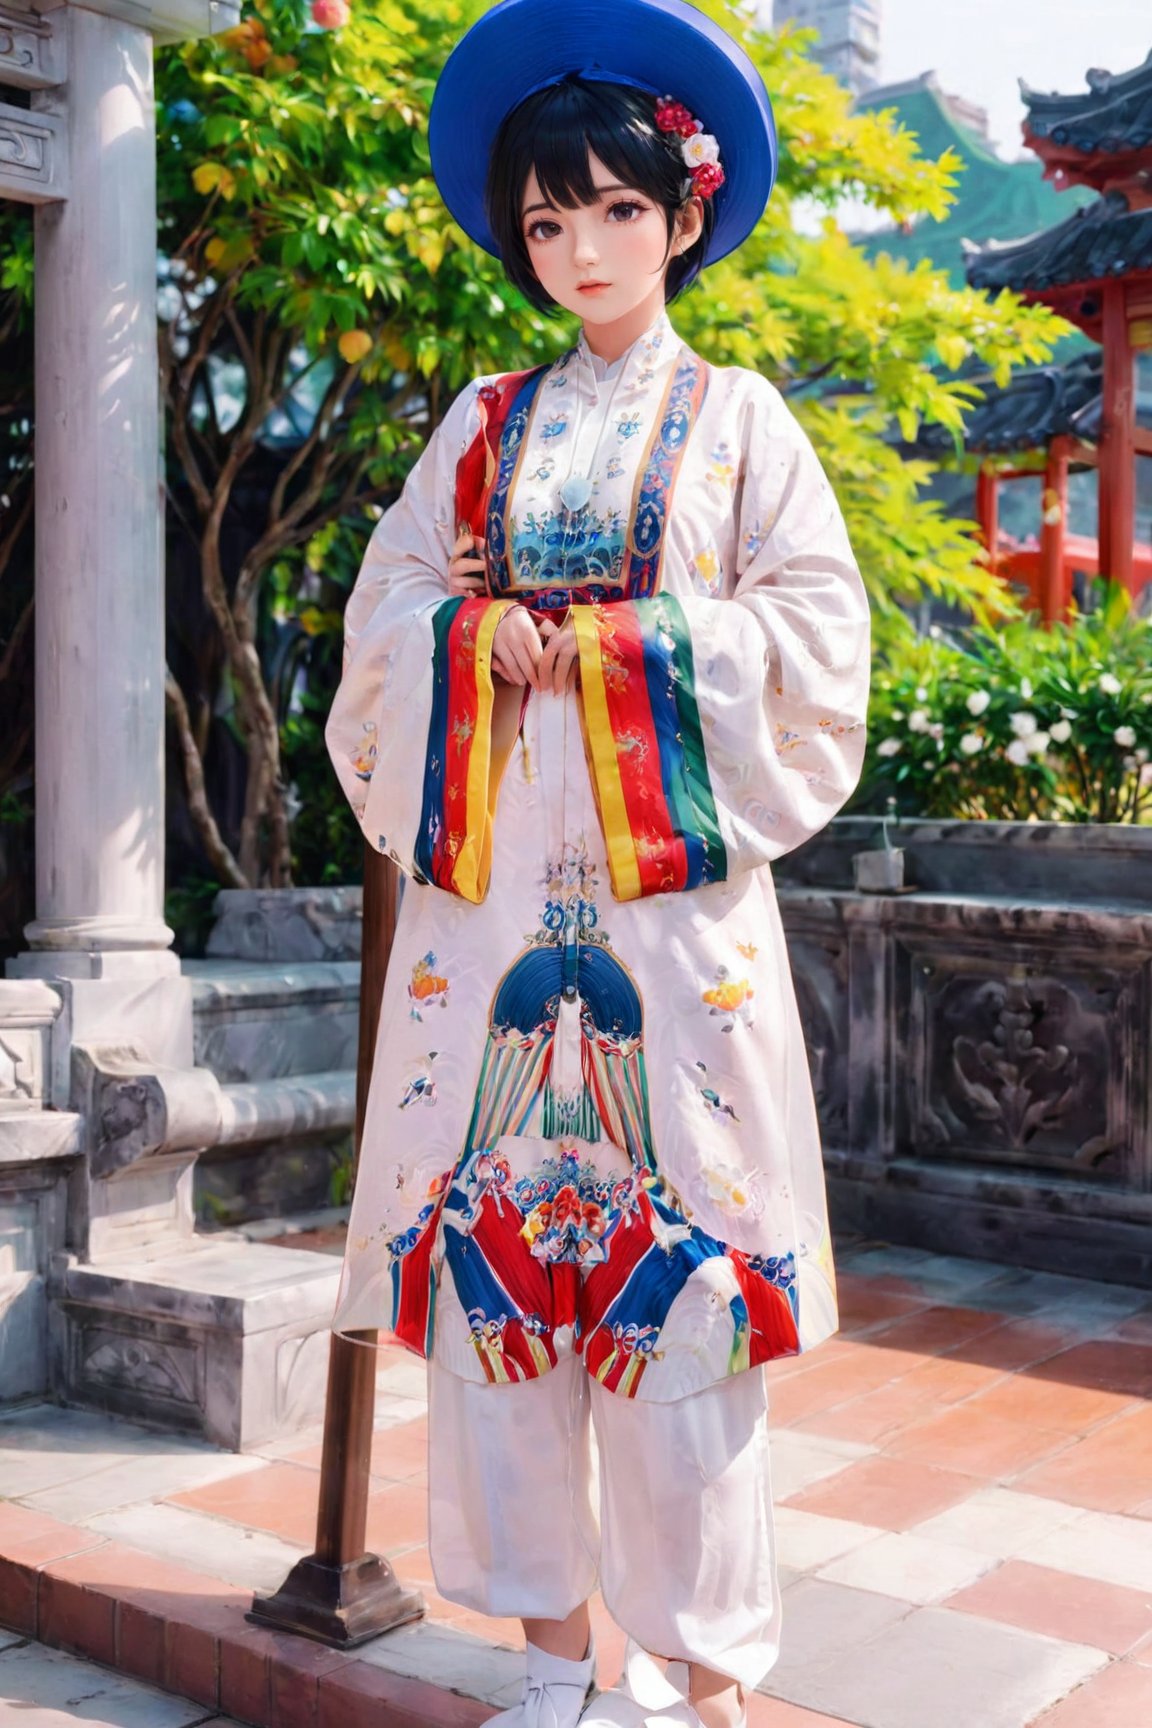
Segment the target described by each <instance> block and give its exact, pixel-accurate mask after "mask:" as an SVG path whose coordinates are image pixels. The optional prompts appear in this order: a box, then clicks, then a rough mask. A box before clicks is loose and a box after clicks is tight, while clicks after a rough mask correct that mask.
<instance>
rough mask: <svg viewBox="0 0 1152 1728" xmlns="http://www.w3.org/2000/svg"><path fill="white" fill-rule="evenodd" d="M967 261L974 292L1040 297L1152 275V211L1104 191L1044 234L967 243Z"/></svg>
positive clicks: (966, 265)
mask: <svg viewBox="0 0 1152 1728" xmlns="http://www.w3.org/2000/svg"><path fill="white" fill-rule="evenodd" d="M965 260H966V264H965V273H966V275H967V277H968V281H969V282H970V284H971V285H972V287H973V288H987V289H990V290H991V291H992V292H993V293H995V292H996V291H997V290H998V289H1000V288H1013V289H1016V290H1017V291H1018V292H1028V293H1042V292H1043V290H1044V289H1046V288H1058V287H1063V286H1064V285H1066V284H1068V283H1074V282H1075V283H1085V284H1087V283H1094V282H1105V281H1108V280H1110V279H1111V278H1113V277H1116V276H1133V275H1136V274H1138V273H1140V272H1142V271H1152V208H1148V209H1144V210H1133V209H1131V208H1130V206H1129V203H1128V199H1127V197H1126V196H1125V194H1124V193H1123V192H1120V191H1114V192H1106V193H1105V194H1104V196H1103V197H1102V198H1098V199H1097V200H1096V201H1095V203H1093V204H1087V205H1085V206H1084V207H1083V208H1082V209H1079V210H1074V211H1073V213H1072V215H1071V216H1069V218H1068V219H1067V221H1066V222H1059V223H1057V224H1056V226H1055V227H1054V228H1046V229H1045V230H1044V231H1043V233H1040V234H1030V235H1028V236H1027V237H1026V238H1025V239H1023V240H990V241H989V242H988V243H987V245H985V246H976V245H973V244H972V243H971V242H968V243H966V245H965Z"/></svg>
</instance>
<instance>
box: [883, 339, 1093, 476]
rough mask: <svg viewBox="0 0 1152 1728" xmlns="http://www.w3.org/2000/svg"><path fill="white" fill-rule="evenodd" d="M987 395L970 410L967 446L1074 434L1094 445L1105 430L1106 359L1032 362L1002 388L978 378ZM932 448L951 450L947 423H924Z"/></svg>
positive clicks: (925, 440) (1036, 443) (1037, 445)
mask: <svg viewBox="0 0 1152 1728" xmlns="http://www.w3.org/2000/svg"><path fill="white" fill-rule="evenodd" d="M974 382H976V383H979V384H980V385H981V386H982V387H983V389H984V390H985V392H986V394H985V397H984V400H983V401H982V402H978V403H976V404H975V406H974V407H972V408H970V409H969V410H968V412H967V413H966V415H965V417H964V418H965V428H964V447H965V449H967V450H972V451H979V452H981V453H985V452H986V453H989V454H991V453H993V452H997V451H1011V450H1039V449H1044V448H1046V447H1047V446H1048V445H1049V444H1050V443H1051V442H1052V440H1053V438H1059V437H1066V436H1070V437H1073V438H1078V439H1080V440H1081V441H1082V442H1083V443H1085V444H1095V443H1096V442H1097V440H1098V439H1099V435H1100V413H1101V392H1102V387H1103V358H1102V356H1101V354H1100V352H1099V350H1096V351H1094V352H1093V353H1091V354H1079V355H1077V356H1076V358H1075V359H1074V360H1070V361H1069V362H1068V363H1067V365H1065V366H1030V367H1028V368H1026V369H1025V370H1022V371H1020V372H1017V373H1015V374H1014V375H1013V377H1012V380H1011V382H1010V383H1008V384H1005V385H1004V386H1003V387H999V386H997V385H995V384H993V383H992V381H991V379H990V378H988V377H980V378H976V379H974ZM917 442H918V443H919V444H920V445H921V447H922V448H924V449H925V450H929V451H932V452H934V453H935V452H937V451H943V450H951V448H952V433H951V432H950V431H949V429H948V428H947V427H945V426H937V425H934V424H925V425H924V426H922V427H921V429H920V437H919V439H918V441H917Z"/></svg>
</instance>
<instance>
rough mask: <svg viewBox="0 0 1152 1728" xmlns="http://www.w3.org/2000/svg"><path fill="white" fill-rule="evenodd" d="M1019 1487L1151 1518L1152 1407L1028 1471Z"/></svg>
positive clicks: (1139, 1408)
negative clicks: (1146, 1509) (1149, 1510)
mask: <svg viewBox="0 0 1152 1728" xmlns="http://www.w3.org/2000/svg"><path fill="white" fill-rule="evenodd" d="M1015 1486H1016V1487H1017V1488H1019V1489H1021V1490H1022V1491H1023V1492H1024V1493H1027V1494H1042V1495H1044V1496H1045V1498H1046V1499H1051V1500H1064V1501H1067V1502H1068V1503H1069V1504H1071V1505H1073V1506H1088V1507H1091V1508H1092V1509H1093V1510H1094V1511H1097V1512H1129V1513H1135V1514H1137V1515H1138V1516H1146V1511H1145V1508H1147V1507H1148V1506H1149V1505H1150V1504H1152V1406H1149V1405H1147V1404H1140V1405H1138V1406H1136V1407H1134V1408H1132V1409H1130V1410H1129V1411H1127V1412H1126V1413H1125V1414H1123V1415H1121V1416H1119V1417H1118V1418H1117V1419H1116V1420H1115V1421H1113V1422H1109V1423H1108V1424H1107V1426H1105V1427H1103V1428H1098V1429H1096V1431H1095V1432H1094V1433H1092V1434H1089V1435H1087V1436H1086V1437H1085V1438H1084V1439H1082V1440H1079V1441H1077V1443H1076V1444H1075V1445H1074V1446H1071V1447H1069V1448H1068V1449H1067V1450H1066V1451H1064V1452H1061V1453H1059V1454H1058V1455H1057V1456H1056V1457H1054V1458H1049V1459H1047V1460H1046V1461H1045V1462H1044V1463H1041V1464H1037V1465H1036V1466H1035V1468H1034V1469H1031V1470H1028V1471H1026V1472H1025V1473H1024V1475H1022V1476H1021V1477H1020V1479H1019V1480H1018V1481H1017V1482H1016V1483H1015Z"/></svg>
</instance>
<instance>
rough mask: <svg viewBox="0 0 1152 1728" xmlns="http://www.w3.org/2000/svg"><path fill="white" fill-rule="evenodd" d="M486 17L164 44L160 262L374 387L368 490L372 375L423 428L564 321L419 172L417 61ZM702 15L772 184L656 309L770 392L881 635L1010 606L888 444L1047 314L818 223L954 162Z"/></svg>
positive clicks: (384, 15) (399, 13) (256, 21)
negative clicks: (757, 82) (509, 274)
mask: <svg viewBox="0 0 1152 1728" xmlns="http://www.w3.org/2000/svg"><path fill="white" fill-rule="evenodd" d="M483 9H484V8H483V7H482V6H481V5H478V4H476V3H475V0H420V3H419V4H418V5H417V4H416V3H415V0H411V3H409V0H405V3H401V0H377V3H375V4H366V3H364V0H361V3H360V4H358V5H356V6H355V7H354V11H353V15H352V19H351V22H350V23H349V24H348V25H347V26H346V27H344V28H343V29H342V30H339V31H335V32H318V31H316V30H314V29H312V28H310V27H309V28H305V27H304V25H303V23H302V13H301V11H300V9H299V6H298V5H297V4H296V3H292V4H288V3H286V0H255V3H254V5H253V8H252V10H251V12H250V13H249V15H248V18H247V20H246V22H245V24H244V25H242V26H241V28H240V30H239V31H233V32H230V33H229V35H228V36H227V37H225V38H223V39H221V40H217V41H214V42H198V43H194V44H190V45H187V46H184V47H180V48H175V49H170V50H167V51H166V53H165V54H164V55H162V56H161V60H162V68H161V76H160V90H161V98H162V102H163V105H164V116H165V119H164V148H163V150H162V159H161V166H162V195H163V200H164V209H165V213H166V219H167V222H168V225H169V229H170V235H169V239H170V245H171V247H172V250H173V251H177V252H179V254H180V256H181V258H182V260H183V261H184V262H185V263H186V265H187V266H188V268H189V269H190V270H191V271H192V272H199V273H201V274H203V275H204V276H214V277H216V278H219V277H220V276H221V275H222V274H224V275H226V276H228V277H230V278H231V280H232V283H233V284H234V294H235V299H236V302H237V304H238V305H240V306H242V307H245V308H248V309H250V310H253V311H263V312H265V313H267V314H269V315H271V316H274V317H275V318H277V319H279V320H281V321H282V322H283V323H284V324H285V326H287V327H291V328H292V329H293V330H294V331H295V332H297V333H298V336H299V339H300V340H301V341H302V342H303V343H304V344H305V345H306V346H307V348H309V349H310V350H313V351H316V352H327V353H328V354H330V355H331V356H332V358H333V359H334V360H335V361H336V362H337V363H338V364H339V365H347V366H353V367H357V368H359V371H360V376H361V379H362V384H363V386H366V387H368V388H367V389H366V390H365V391H362V393H361V394H360V398H359V400H360V402H361V404H362V406H361V407H360V409H359V410H357V411H354V412H353V413H352V415H351V416H350V418H349V419H348V420H347V422H346V423H345V424H344V425H343V426H342V428H341V430H340V434H339V435H340V436H344V437H351V438H355V439H361V440H367V441H369V442H372V443H374V447H375V449H376V450H377V451H378V452H379V462H378V463H374V466H373V470H372V473H371V476H370V477H371V478H373V479H374V480H377V481H378V480H379V479H380V478H381V475H382V474H383V473H384V472H386V471H388V470H391V471H393V472H395V473H396V474H399V473H400V472H401V471H402V470H403V469H404V468H405V467H406V466H407V465H408V464H409V463H410V462H411V460H412V458H413V455H414V453H415V447H416V445H415V442H414V438H413V435H412V433H411V430H410V422H409V421H408V420H407V419H405V420H404V422H403V423H402V424H396V423H391V424H390V423H389V420H388V416H387V413H386V412H383V411H382V410H381V407H380V398H379V397H378V396H377V395H376V394H375V393H374V392H373V391H372V390H371V388H370V387H371V386H372V385H373V383H381V384H382V383H383V382H384V381H385V380H386V379H388V378H390V377H393V376H394V375H395V374H396V372H397V371H401V372H403V371H413V370H414V371H417V372H419V373H422V374H423V375H424V376H425V377H426V378H427V379H428V380H429V381H430V384H431V392H432V406H433V414H434V415H435V414H437V413H439V412H442V411H443V408H444V406H445V405H446V403H447V401H448V400H449V399H450V397H451V395H452V393H454V392H455V390H456V389H458V388H459V387H460V386H461V385H462V384H463V383H464V382H465V381H466V380H467V379H468V378H469V377H471V376H474V375H475V374H476V373H477V372H481V371H487V370H493V369H501V368H511V367H514V366H519V365H522V364H525V363H528V362H531V361H535V360H537V359H540V358H543V357H546V356H547V355H548V354H550V353H553V352H555V351H556V350H557V349H558V348H559V347H560V346H561V345H562V344H563V343H564V342H565V341H566V340H567V339H568V338H569V337H570V335H571V333H572V328H573V326H572V324H571V322H570V321H563V320H562V321H559V322H556V321H552V320H548V319H546V318H543V317H541V315H540V314H538V313H536V312H535V311H533V310H531V309H530V308H529V307H528V306H527V305H526V304H525V303H524V302H523V301H522V300H521V299H520V298H519V296H517V295H516V294H514V293H513V292H512V291H511V290H510V289H509V288H508V287H507V285H506V284H505V283H504V281H503V278H502V276H501V273H500V270H499V267H498V265H496V264H495V263H494V261H493V260H491V259H489V258H487V257H486V256H485V255H484V254H483V253H481V252H480V251H479V250H478V249H477V248H476V247H474V246H473V245H472V244H471V243H470V242H469V241H468V240H467V239H466V238H465V236H464V235H463V234H462V233H461V231H460V230H459V229H458V228H457V227H456V226H455V224H454V223H453V222H452V221H451V220H450V219H449V218H448V216H447V214H446V212H445V210H444V208H443V206H442V205H441V203H440V201H439V198H438V196H437V193H436V188H435V186H434V184H433V182H432V180H431V178H430V174H429V167H428V150H427V137H426V127H427V112H428V104H429V100H430V97H431V93H432V90H433V87H434V82H435V77H436V73H437V70H438V68H439V66H440V65H441V64H442V63H443V60H444V57H445V56H446V54H447V53H448V51H449V49H450V48H451V46H452V45H453V43H454V42H455V41H456V40H457V39H458V37H459V35H460V33H461V32H462V31H463V29H464V28H465V27H466V26H467V24H468V23H469V22H470V21H471V20H472V19H473V18H474V17H476V16H477V15H478V13H479V12H481V11H482V10H483ZM701 9H702V10H704V11H706V12H707V13H709V14H710V15H711V16H712V17H714V18H716V19H717V20H718V21H719V22H721V23H722V24H723V25H724V26H725V27H726V28H727V29H728V30H729V31H730V32H731V33H732V34H733V35H734V36H736V37H737V38H739V39H741V40H742V41H743V42H744V44H745V46H746V48H747V49H748V51H749V53H750V54H751V55H752V57H753V59H754V60H755V61H756V63H757V64H758V66H759V67H760V68H761V70H762V72H763V76H764V79H765V82H766V84H767V86H768V88H769V90H770V91H771V93H772V96H773V99H774V103H775V108H776V114H777V119H778V124H779V131H780V139H781V173H780V180H779V185H778V188H777V191H776V194H775V196H774V198H773V200H772V202H771V204H770V206H769V209H768V211H767V213H766V215H765V217H764V219H763V221H762V222H761V223H760V225H759V227H758V229H757V230H756V232H755V234H754V235H753V236H752V237H751V238H750V240H749V241H748V242H747V243H746V245H745V246H744V247H743V248H742V249H741V250H740V252H739V253H737V254H736V255H735V256H734V257H731V258H729V259H726V260H724V261H723V262H722V263H721V264H719V265H717V266H716V267H715V268H714V269H712V270H711V271H709V272H708V273H707V274H706V275H705V277H704V278H703V280H702V281H701V283H700V284H699V286H698V287H697V288H696V289H694V290H693V291H692V292H691V293H690V294H689V295H688V296H687V297H686V298H685V299H684V300H683V301H682V302H681V303H680V304H679V305H678V306H677V308H676V309H675V311H674V318H675V321H676V323H677V325H678V327H679V329H680V330H681V332H682V333H683V334H684V336H685V337H686V338H687V339H688V340H689V341H691V342H692V343H693V344H694V345H696V346H697V347H698V348H699V349H700V351H701V352H702V353H703V354H704V355H705V356H706V357H707V358H709V359H711V360H714V361H716V362H718V363H720V364H736V365H741V366H750V367H753V368H755V369H757V370H759V371H761V372H764V373H765V374H766V375H767V376H769V377H770V378H772V379H773V380H774V381H776V382H777V383H778V384H779V385H780V387H781V388H782V389H784V390H785V391H786V392H788V393H789V395H790V398H791V400H792V403H793V406H794V408H795V410H796V412H797V414H798V415H799V417H800V419H801V420H802V421H803V423H804V424H805V426H806V427H807V429H808V430H809V432H810V433H811V435H812V437H813V439H814V441H815V443H816V445H817V448H818V450H819V452H820V455H821V457H822V458H823V460H824V462H825V464H826V466H827V468H828V471H829V473H830V474H831V476H832V478H833V481H834V482H835V484H836V487H837V490H838V492H839V494H840V497H841V500H842V503H843V506H844V509H845V513H846V515H847V517H848V521H849V527H850V529H851V532H852V535H853V539H854V541H855V544H856V546H857V548H858V550H859V553H860V558H861V562H862V565H863V568H864V573H865V577H866V580H867V582H868V585H869V588H870V591H871V593H872V595H873V598H874V600H875V602H876V606H877V615H878V622H879V625H880V628H881V630H882V631H884V630H889V629H893V628H894V629H896V630H899V629H900V628H901V626H902V623H903V619H902V614H901V613H900V612H899V610H898V608H899V605H900V603H902V602H906V601H909V600H912V599H914V598H916V597H917V596H919V595H922V594H923V593H925V592H926V591H927V592H929V593H934V594H939V595H941V596H945V597H947V598H948V599H950V600H953V601H959V602H962V603H965V604H966V605H968V606H969V607H970V608H972V609H973V611H974V612H975V613H976V614H977V615H978V616H981V617H991V616H994V615H995V614H996V613H997V612H999V611H1001V610H1004V609H1008V610H1010V609H1011V608H1010V603H1009V602H1008V600H1007V597H1006V595H1005V593H1004V591H1003V590H1002V589H1001V588H1000V586H999V584H998V583H996V582H995V581H994V580H993V579H992V578H991V577H990V576H989V574H988V572H987V569H986V567H985V565H984V563H983V561H982V559H981V557H980V555H979V549H978V547H977V546H976V543H975V541H974V539H973V537H972V535H971V532H970V527H969V525H966V524H963V523H959V522H957V521H955V520H953V519H950V518H948V517H946V516H945V515H943V514H942V513H941V512H940V510H939V509H938V508H937V507H936V506H935V505H934V504H932V503H931V502H929V501H927V500H926V499H925V497H924V495H923V488H924V485H925V483H926V482H927V480H928V479H929V478H930V476H931V472H932V469H931V467H930V466H929V465H928V464H926V463H903V462H902V461H901V460H900V458H899V457H898V455H897V454H896V453H895V452H894V451H893V449H892V444H891V439H892V437H893V435H894V434H896V433H899V434H900V435H901V436H902V437H903V438H904V439H905V440H910V439H911V438H913V437H914V435H915V433H916V429H917V427H918V426H919V424H920V422H921V421H923V420H928V421H936V422H938V423H940V424H942V425H944V426H947V427H948V428H949V429H950V430H952V431H953V432H954V433H955V434H957V436H958V435H959V433H960V430H961V426H962V416H963V411H964V408H965V405H966V404H967V403H968V402H970V401H971V400H972V398H973V394H974V392H973V388H972V386H971V385H969V384H967V383H964V382H961V381H958V380H956V379H955V378H954V377H950V376H948V375H947V373H949V372H951V371H953V370H954V369H955V368H957V367H959V366H960V365H961V363H962V362H964V361H965V360H966V359H968V358H969V357H974V358H975V359H976V360H978V361H979V362H980V363H981V364H982V365H984V366H985V367H988V368H990V369H991V370H992V372H993V373H994V374H995V375H996V376H997V377H999V378H1006V377H1007V376H1008V374H1009V372H1010V370H1011V368H1012V367H1013V366H1014V365H1017V364H1020V363H1022V362H1032V361H1037V360H1041V359H1043V358H1044V357H1045V356H1046V355H1047V353H1048V351H1049V349H1050V347H1051V345H1052V343H1053V342H1054V341H1055V340H1056V338H1057V337H1058V336H1059V335H1061V334H1062V333H1063V330H1064V326H1063V325H1061V324H1060V323H1059V322H1058V321H1057V320H1055V319H1054V318H1053V317H1051V315H1050V314H1048V313H1047V312H1046V311H1044V310H1043V309H1037V308H1028V307H1025V306H1024V305H1022V304H1021V302H1020V301H1019V300H1017V299H1016V298H1015V297H1013V296H1012V295H1009V294H1005V295H1002V296H1001V297H1000V298H999V299H998V300H996V301H995V302H992V301H989V300H988V299H986V298H985V297H984V296H983V295H981V294H977V293H972V292H963V293H958V292H956V291H954V290H953V289H952V288H951V287H950V286H949V284H948V282H947V280H946V278H945V276H944V275H943V274H942V273H941V272H938V271H934V270H932V269H931V268H930V267H928V266H927V265H923V264H922V265H920V266H919V267H917V268H915V269H909V268H907V267H906V266H905V265H903V264H900V263H894V262H893V261H892V260H891V259H889V258H886V257H881V258H879V259H877V260H869V259H868V258H866V257H865V256H864V254H863V253H862V252H861V251H860V250H859V249H858V248H856V247H854V246H853V245H852V244H851V242H850V241H849V240H848V238H847V237H846V236H845V234H844V233H843V232H842V231H841V230H840V228H839V227H838V226H837V209H838V207H839V206H840V205H841V203H842V201H843V200H845V199H846V198H851V199H853V200H854V201H856V202H857V203H860V202H862V203H864V204H866V205H868V206H871V207H872V208H873V209H875V210H879V211H883V212H885V213H887V214H888V215H889V216H890V217H891V218H892V219H894V220H897V221H911V220H916V219H926V220H931V219H933V218H937V217H939V216H941V215H943V213H944V212H945V211H946V210H947V208H948V205H949V202H950V199H951V196H952V188H953V186H954V185H955V176H956V172H957V170H958V166H959V164H958V163H957V162H956V161H955V160H954V159H952V158H950V157H949V156H945V157H944V158H942V159H941V160H940V161H938V162H934V161H929V160H926V159H925V158H924V157H922V156H921V155H920V153H919V151H918V148H917V145H916V141H915V139H914V138H913V137H912V136H911V135H910V134H909V133H908V132H906V131H905V130H903V129H902V128H900V127H899V125H898V124H896V122H895V120H894V118H893V117H892V116H891V115H881V114H877V113H871V112H870V113H867V114H855V113H853V112H852V109H851V104H850V98H849V96H848V94H847V92H846V91H845V90H844V89H843V88H842V87H841V86H840V85H839V84H838V83H837V82H836V81H835V80H834V79H832V78H830V77H828V76H826V75H825V74H824V73H822V72H821V71H820V70H819V69H818V68H817V67H816V66H815V65H814V63H813V62H812V61H811V59H810V58H809V56H808V47H809V42H810V38H809V37H808V36H807V35H805V34H804V33H799V32H794V31H792V32H784V33H782V34H780V35H777V36H774V35H772V34H770V33H768V32H766V31H764V30H762V29H759V28H757V27H755V26H754V25H753V23H752V22H751V21H750V18H749V16H748V15H747V14H746V12H745V11H744V10H743V9H742V8H738V7H736V6H733V5H730V4H726V3H724V0H705V4H703V6H702V8H701ZM705 119H707V116H705ZM460 124H461V125H462V126H464V127H467V124H468V116H467V114H462V115H461V117H460ZM801 200H803V209H804V212H805V219H804V220H803V221H802V222H798V221H797V219H796V218H797V214H798V210H799V207H800V201H801ZM941 367H943V369H944V370H943V371H940V370H938V368H941ZM818 382H820V383H824V384H825V385H829V384H831V385H834V386H835V388H834V389H833V390H831V392H830V393H828V392H827V390H825V392H818V391H817V390H816V389H815V388H813V386H814V385H815V384H816V383H818ZM405 411H406V413H407V412H408V411H409V405H408V404H405Z"/></svg>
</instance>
